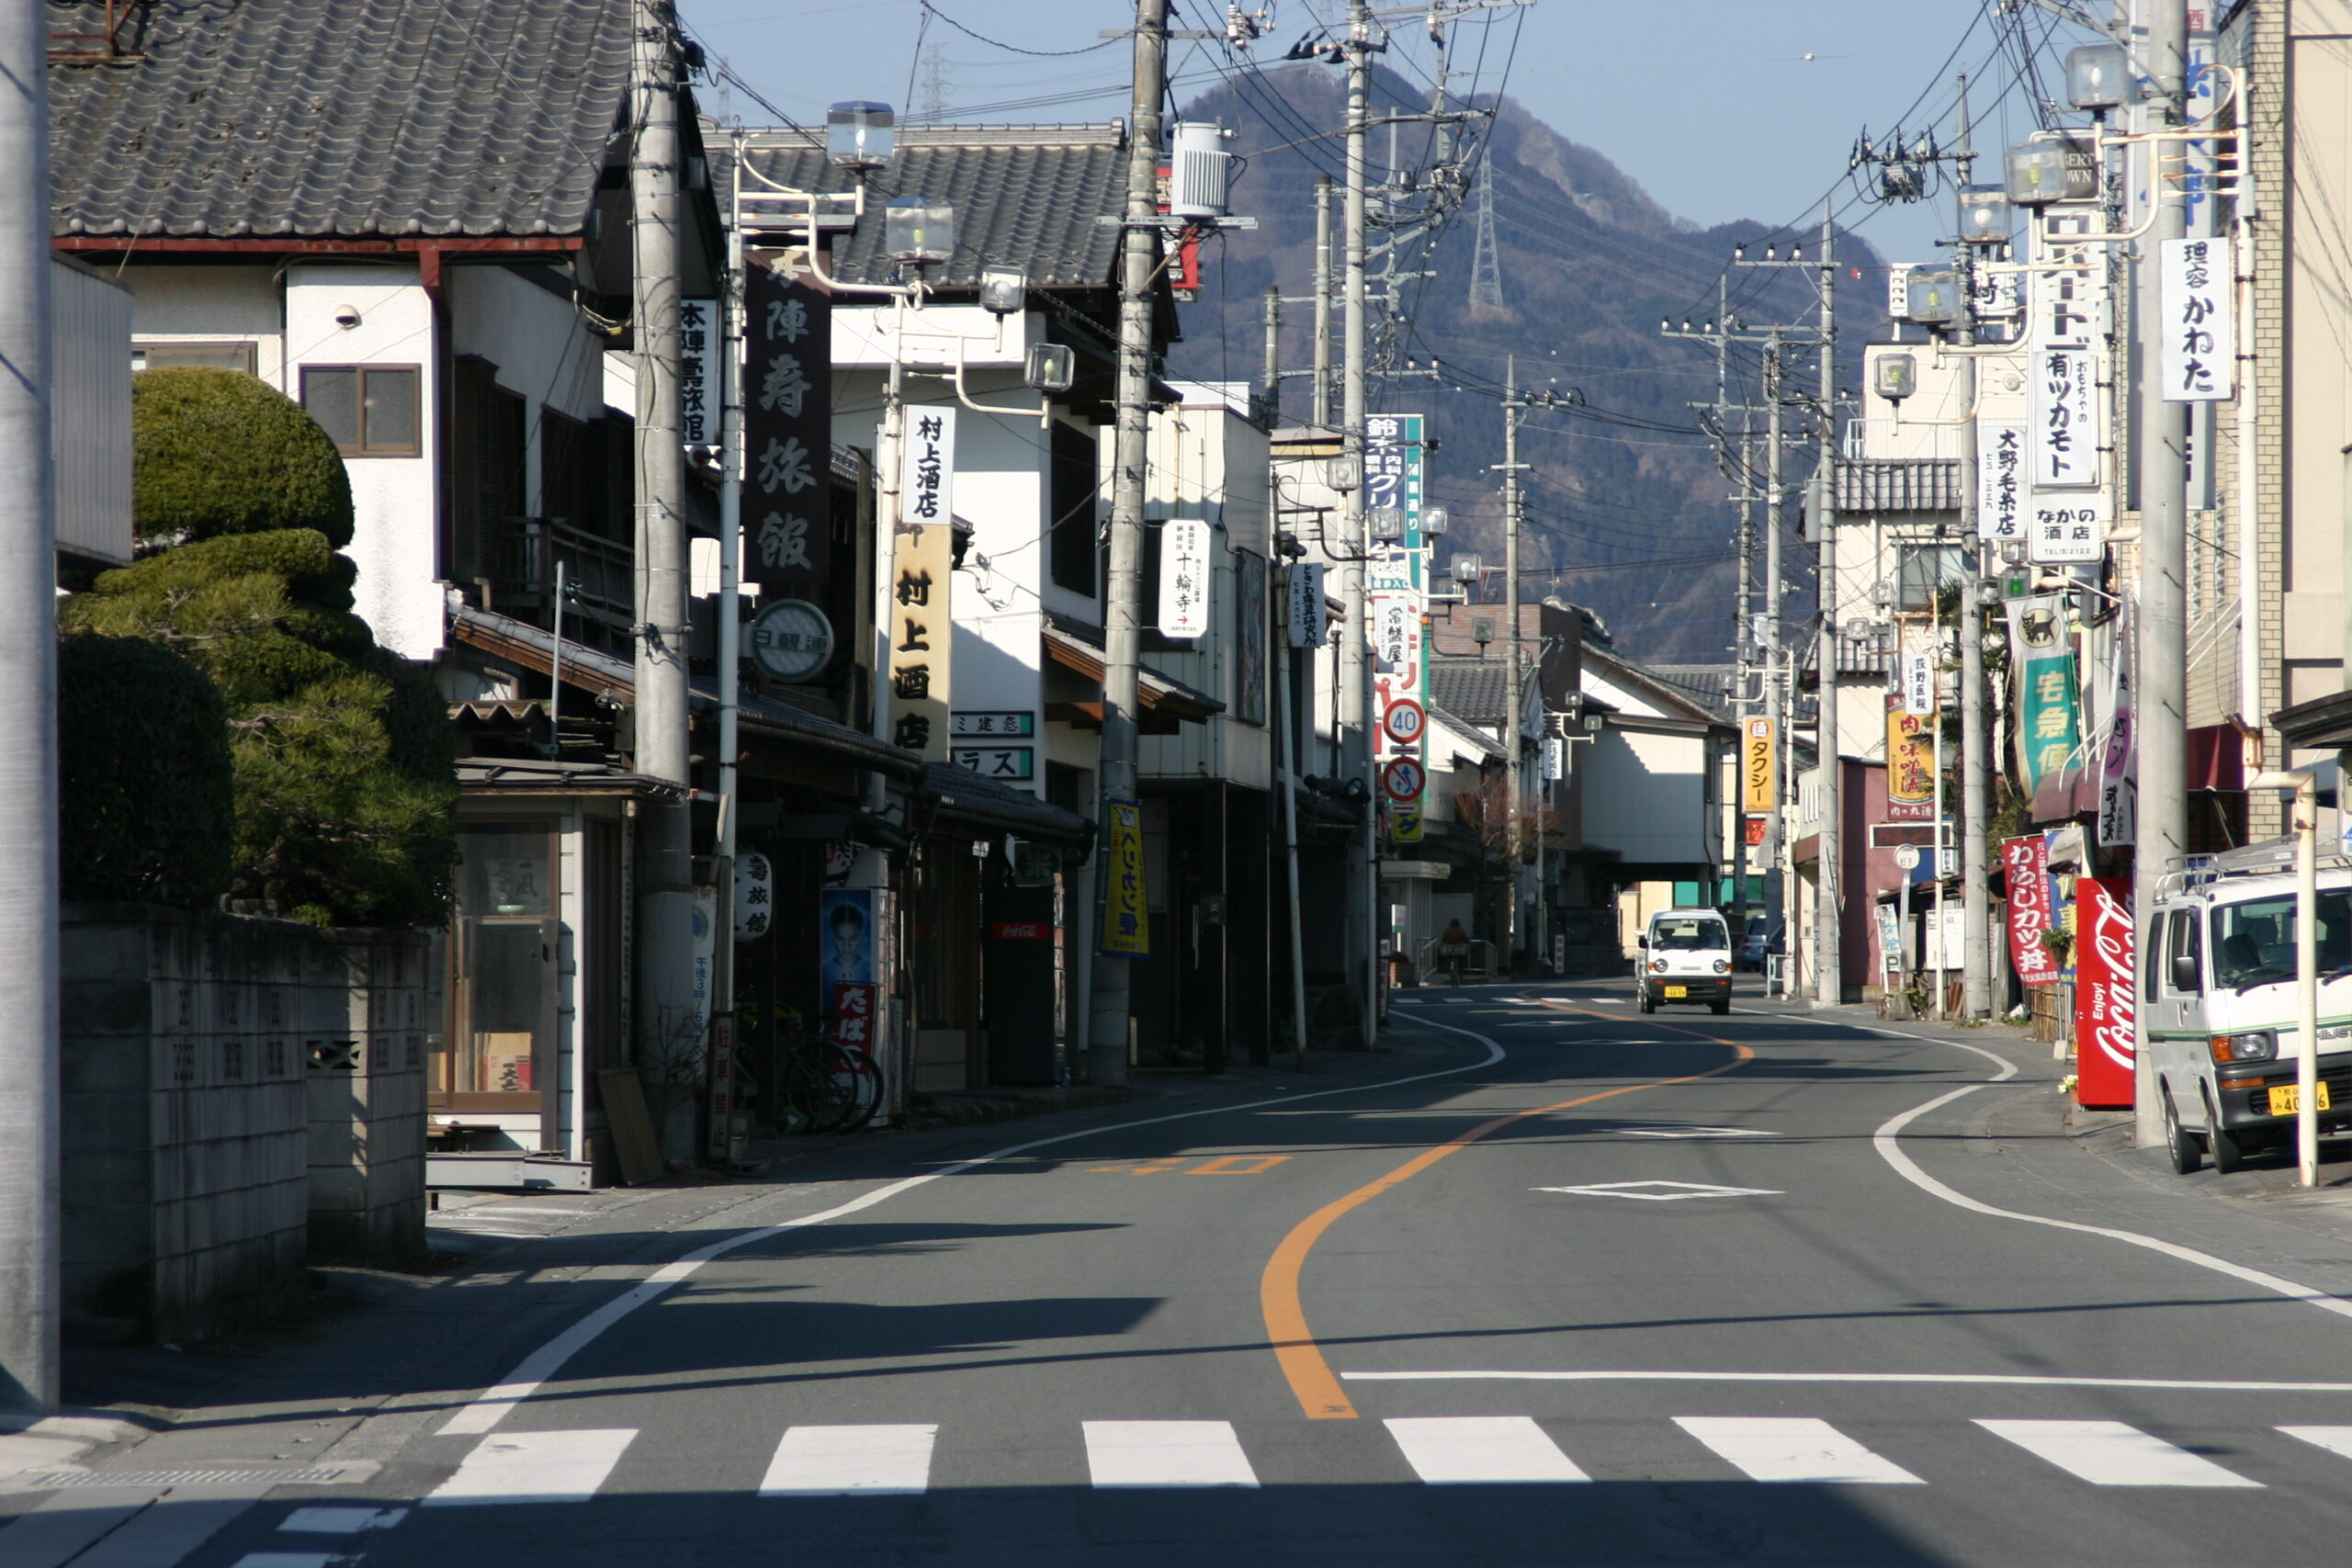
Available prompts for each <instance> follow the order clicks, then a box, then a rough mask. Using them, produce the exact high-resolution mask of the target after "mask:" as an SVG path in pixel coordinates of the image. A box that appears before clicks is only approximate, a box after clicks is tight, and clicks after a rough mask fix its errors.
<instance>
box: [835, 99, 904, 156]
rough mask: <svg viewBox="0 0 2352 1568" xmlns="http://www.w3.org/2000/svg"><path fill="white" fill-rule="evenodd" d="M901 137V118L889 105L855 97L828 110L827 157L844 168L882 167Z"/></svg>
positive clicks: (894, 150)
mask: <svg viewBox="0 0 2352 1568" xmlns="http://www.w3.org/2000/svg"><path fill="white" fill-rule="evenodd" d="M898 137H899V133H898V117H897V116H896V115H895V114H893V113H892V112H891V111H890V106H889V105H888V104H876V103H867V102H865V101H864V100H862V99H853V100H851V101H850V102H847V103H839V104H835V105H833V106H832V107H830V108H828V109H827V110H826V111H825V156H826V157H827V158H828V159H830V160H831V161H832V162H833V163H834V164H837V165H838V166H840V167H842V168H844V169H878V168H881V167H882V166H883V165H884V164H888V162H889V161H890V155H891V154H892V153H893V152H896V151H897V148H898Z"/></svg>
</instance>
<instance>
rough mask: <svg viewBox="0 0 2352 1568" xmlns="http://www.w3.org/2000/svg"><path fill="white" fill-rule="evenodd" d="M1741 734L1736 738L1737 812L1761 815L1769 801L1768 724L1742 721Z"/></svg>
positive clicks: (1758, 720) (1767, 809)
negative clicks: (1737, 763) (1738, 748)
mask: <svg viewBox="0 0 2352 1568" xmlns="http://www.w3.org/2000/svg"><path fill="white" fill-rule="evenodd" d="M1742 728H1743V730H1744V733H1743V735H1742V737H1741V739H1740V752H1739V795H1740V807H1741V809H1743V810H1745V811H1747V812H1750V813H1752V814H1755V815H1758V816H1761V815H1764V814H1767V813H1769V812H1770V811H1771V809H1772V806H1773V801H1772V721H1771V720H1770V719H1769V718H1750V719H1746V720H1743V721H1742Z"/></svg>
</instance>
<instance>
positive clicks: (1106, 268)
mask: <svg viewBox="0 0 2352 1568" xmlns="http://www.w3.org/2000/svg"><path fill="white" fill-rule="evenodd" d="M711 142H712V152H713V154H714V156H715V155H716V154H717V152H718V146H719V143H718V139H717V138H716V137H714V138H712V139H711ZM743 161H744V163H745V164H747V165H748V166H749V167H750V168H751V169H752V171H754V172H755V173H756V174H757V175H761V176H763V177H765V178H766V179H769V180H773V181H775V183H777V184H779V185H783V186H791V187H793V188H794V189H797V190H818V191H838V190H846V189H847V188H849V176H848V175H846V174H845V173H843V172H842V170H840V169H837V168H835V167H833V166H832V164H830V163H828V162H826V160H825V154H824V150H823V149H822V147H820V145H818V144H817V142H815V141H811V140H810V138H809V136H808V135H806V134H804V133H802V132H800V131H797V130H753V131H750V132H747V133H746V144H745V149H744V160H743ZM1126 176H1127V152H1126V136H1125V132H1124V131H1123V130H1121V128H1120V127H1119V126H1117V125H1116V124H1112V125H996V126H947V125H943V126H902V127H900V128H899V133H898V153H897V156H895V157H893V158H892V159H891V160H890V162H889V164H888V165H887V166H886V167H883V168H880V169H877V170H876V171H875V172H874V173H873V175H871V176H870V178H869V180H868V182H867V190H866V212H867V218H866V220H865V221H864V222H862V223H860V224H859V225H858V226H857V231H856V232H855V233H854V234H850V235H846V236H841V237H837V238H836V239H835V240H834V242H833V249H832V253H831V254H832V260H831V267H832V270H833V273H834V276H838V277H840V278H841V279H842V281H843V282H847V283H884V282H888V281H889V277H890V270H891V267H890V263H889V262H888V259H887V258H885V256H884V255H883V254H882V222H881V214H880V211H879V210H878V209H880V207H881V206H882V205H883V203H885V202H887V201H888V199H889V198H890V197H894V196H921V197H929V198H931V199H932V200H934V201H947V202H953V203H954V204H955V207H956V254H955V255H954V257H953V259H951V260H949V261H947V262H945V263H944V264H937V265H931V266H928V267H926V268H924V269H923V276H924V277H925V278H926V279H927V280H928V281H929V282H931V283H932V284H933V285H936V286H939V287H943V288H973V287H975V286H976V285H978V282H979V275H980V269H981V268H982V267H983V266H1017V267H1019V268H1021V269H1022V270H1023V272H1026V273H1027V274H1028V275H1029V281H1030V283H1031V284H1032V285H1034V286H1035V287H1038V288H1109V287H1110V286H1111V282H1112V272H1113V265H1114V263H1115V262H1116V261H1117V259H1118V254H1119V231H1118V229H1117V228H1116V226H1106V225H1103V224H1101V223H1097V222H1096V221H1095V220H1096V219H1097V218H1103V217H1115V216H1117V215H1118V214H1120V213H1122V212H1124V211H1125V210H1126ZM746 184H747V185H754V186H755V185H756V184H757V182H756V181H755V180H747V181H746Z"/></svg>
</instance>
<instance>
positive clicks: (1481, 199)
mask: <svg viewBox="0 0 2352 1568" xmlns="http://www.w3.org/2000/svg"><path fill="white" fill-rule="evenodd" d="M1470 303H1472V304H1473V305H1492V306H1494V307H1495V308H1496V309H1497V310H1500V309H1502V304H1503V261H1502V256H1501V255H1500V254H1498V252H1497V251H1496V249H1495V161H1494V158H1493V157H1492V156H1491V154H1490V155H1489V156H1487V157H1484V158H1481V159H1479V160H1478V250H1477V254H1476V255H1474V256H1473V257H1472V258H1471V261H1470Z"/></svg>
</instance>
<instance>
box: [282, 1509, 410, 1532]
mask: <svg viewBox="0 0 2352 1568" xmlns="http://www.w3.org/2000/svg"><path fill="white" fill-rule="evenodd" d="M406 1517H408V1510H407V1509H406V1508H297V1509H295V1510H294V1511H293V1512H292V1513H290V1514H288V1515H287V1516H286V1517H285V1518H284V1519H282V1520H280V1521H279V1522H278V1526H277V1528H278V1530H279V1531H280V1533H287V1532H291V1533H292V1534H295V1535H357V1534H358V1533H359V1532H360V1531H361V1530H380V1529H391V1528H392V1527H393V1526H394V1525H396V1524H398V1523H400V1522H401V1520H402V1519H404V1518H406Z"/></svg>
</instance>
